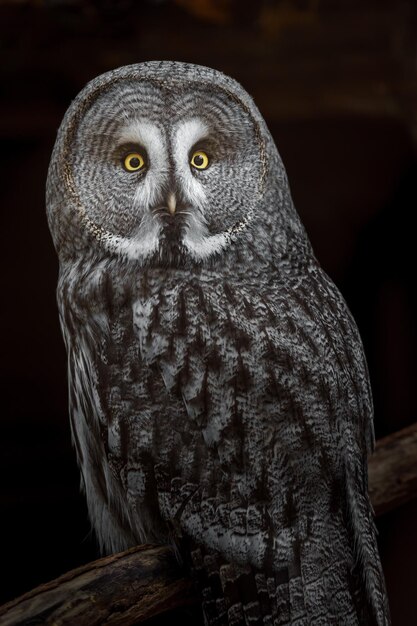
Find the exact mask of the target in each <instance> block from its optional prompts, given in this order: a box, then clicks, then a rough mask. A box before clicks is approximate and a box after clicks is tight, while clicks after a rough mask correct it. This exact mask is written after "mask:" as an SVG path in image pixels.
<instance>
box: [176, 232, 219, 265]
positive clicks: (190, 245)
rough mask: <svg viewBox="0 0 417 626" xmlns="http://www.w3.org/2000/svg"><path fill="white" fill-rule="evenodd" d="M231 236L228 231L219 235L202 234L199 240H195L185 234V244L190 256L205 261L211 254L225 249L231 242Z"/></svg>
mask: <svg viewBox="0 0 417 626" xmlns="http://www.w3.org/2000/svg"><path fill="white" fill-rule="evenodd" d="M229 239H230V236H229V235H228V234H227V233H219V234H217V235H209V236H208V237H204V236H202V237H201V238H200V239H198V240H193V239H190V238H188V237H187V236H185V237H184V238H183V241H182V242H183V244H184V247H185V248H186V250H187V251H188V253H189V254H190V256H192V257H193V259H195V260H200V261H204V260H206V259H208V258H209V257H210V256H213V255H214V254H216V253H218V252H221V251H222V250H224V249H225V248H226V246H227V244H228V243H229Z"/></svg>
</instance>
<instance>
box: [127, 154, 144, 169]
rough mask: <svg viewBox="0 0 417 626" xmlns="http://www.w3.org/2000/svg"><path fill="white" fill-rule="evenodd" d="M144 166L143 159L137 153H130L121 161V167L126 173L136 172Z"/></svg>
mask: <svg viewBox="0 0 417 626" xmlns="http://www.w3.org/2000/svg"><path fill="white" fill-rule="evenodd" d="M144 165H145V159H144V158H143V156H142V155H141V154H139V152H130V153H129V154H127V155H126V156H125V158H124V159H123V167H124V168H125V170H127V171H128V172H137V171H138V170H141V169H142V167H144Z"/></svg>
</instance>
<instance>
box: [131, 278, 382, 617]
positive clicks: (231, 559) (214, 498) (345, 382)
mask: <svg viewBox="0 0 417 626" xmlns="http://www.w3.org/2000/svg"><path fill="white" fill-rule="evenodd" d="M272 292H273V293H272ZM167 293H168V295H167ZM155 312H157V313H155ZM134 325H135V330H136V333H137V337H138V339H139V346H140V352H141V355H140V358H141V362H142V363H144V364H145V366H146V367H147V370H146V371H147V372H148V375H147V376H146V374H145V370H144V372H143V375H144V377H145V378H146V383H145V384H146V385H147V386H148V391H149V390H150V389H151V390H152V391H151V394H150V395H151V396H152V397H153V398H154V403H156V405H155V406H154V412H153V419H154V420H155V423H154V447H153V452H154V454H155V455H156V459H157V461H156V463H155V466H154V468H153V471H154V478H153V480H154V484H155V486H156V489H157V492H158V503H159V507H160V511H161V514H162V516H163V518H164V519H165V520H167V521H168V523H169V524H170V526H171V528H172V532H173V534H174V535H175V536H177V537H179V536H182V537H185V538H186V539H187V538H188V539H190V540H191V541H192V544H193V545H197V546H200V548H198V549H197V550H196V551H194V558H195V563H194V565H195V568H196V569H197V570H198V571H199V572H200V575H201V572H206V578H207V576H208V578H207V580H209V581H211V582H210V585H211V588H214V589H216V588H217V589H220V588H221V587H222V588H223V592H222V594H223V595H221V594H220V598H217V599H216V598H215V597H213V599H212V601H211V603H210V602H208V600H207V602H206V613H207V614H209V613H211V614H212V620H213V623H217V622H216V619H217V620H218V619H220V618H219V617H218V616H217V617H215V612H216V611H220V613H221V611H223V612H224V611H225V604H226V605H229V609H228V614H229V622H230V623H244V622H239V619H237V618H236V619H237V621H236V622H233V621H231V620H232V616H233V614H234V613H236V615H238V614H242V611H243V612H246V613H248V611H249V613H248V614H247V619H248V620H249V614H250V613H251V612H252V613H253V616H255V615H257V614H262V613H263V614H265V612H266V614H269V615H270V616H271V619H273V620H274V621H273V622H271V623H276V624H290V623H291V624H299V625H302V624H307V623H308V624H309V623H317V624H332V623H334V624H336V623H337V624H342V623H343V624H371V623H376V624H379V625H382V624H385V625H386V624H388V623H389V617H388V610H387V606H386V600H385V589H384V581H383V575H382V571H381V566H380V561H379V556H378V552H377V548H376V540H375V530H374V525H373V520H372V510H371V506H370V503H369V499H368V494H367V450H369V449H371V448H372V445H373V428H372V402H371V398H370V390H369V381H368V373H367V369H366V364H365V360H364V356H363V350H362V345H361V342H360V339H359V336H358V331H357V329H356V326H355V323H354V322H353V320H352V318H351V316H350V314H349V312H348V311H347V308H346V305H345V303H344V301H343V300H342V298H341V296H340V294H339V293H338V291H337V290H336V288H335V287H334V285H333V284H332V283H331V282H330V281H329V280H328V279H327V277H326V276H325V275H324V274H323V273H322V272H321V270H320V269H319V268H312V269H310V271H309V272H308V273H307V274H306V275H304V276H303V277H299V278H297V279H284V280H282V281H278V282H277V284H276V285H275V286H274V288H273V289H272V288H265V287H262V286H260V285H253V286H250V285H245V286H242V285H235V284H234V283H233V281H232V280H230V281H229V282H227V281H224V280H223V281H221V282H220V283H212V282H209V281H207V283H206V284H202V283H201V281H200V282H194V283H193V282H192V281H191V282H189V283H188V284H187V285H183V286H182V287H181V288H178V287H176V288H173V289H172V290H170V291H168V292H165V295H164V296H162V293H161V291H160V290H159V291H158V289H155V290H154V291H152V289H150V291H149V285H148V291H147V294H146V298H145V297H143V298H141V299H139V301H138V302H136V304H135V306H134ZM146 364H147V365H146ZM152 368H153V369H152ZM161 379H162V381H163V386H161V384H160V381H161ZM156 420H157V421H156ZM206 552H207V554H206ZM204 555H205V556H204ZM204 559H205V560H204ZM206 561H207V564H205V565H204V567H202V564H203V563H206ZM231 564H233V565H231ZM247 565H250V570H248V569H247V567H246V568H245V566H247ZM241 566H243V570H242V569H239V567H241ZM207 571H208V572H209V574H207ZM248 572H249V573H250V575H249V573H248ZM248 575H249V578H248ZM216 581H217V582H216ZM231 581H234V582H233V584H231ZM210 585H208V584H207V585H206V591H205V593H206V599H207V598H208V596H209V591H208V587H209V586H210ZM213 585H214V587H213ZM254 589H256V590H257V591H256V595H257V598H258V599H257V601H255V599H254V597H255V592H254ZM249 590H251V591H250V592H249ZM266 591H267V592H268V593H266ZM226 592H227V593H226ZM215 595H216V593H214V596H215ZM248 598H249V600H248ZM248 602H249V605H250V606H249V608H248ZM262 603H263V604H262ZM213 607H217V609H216V611H215V610H214V608H213ZM268 607H269V608H268ZM213 611H214V613H213ZM254 619H255V617H254ZM256 619H258V618H256ZM259 619H260V618H259ZM219 623H220V622H219ZM248 623H256V621H255V622H250V620H249V621H248ZM259 623H261V622H259Z"/></svg>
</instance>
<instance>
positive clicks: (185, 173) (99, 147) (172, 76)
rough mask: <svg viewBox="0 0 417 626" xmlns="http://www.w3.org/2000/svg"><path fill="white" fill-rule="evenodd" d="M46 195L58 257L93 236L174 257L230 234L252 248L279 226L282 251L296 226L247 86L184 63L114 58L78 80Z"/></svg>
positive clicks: (144, 257)
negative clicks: (106, 68)
mask: <svg viewBox="0 0 417 626" xmlns="http://www.w3.org/2000/svg"><path fill="white" fill-rule="evenodd" d="M47 205H48V216H49V221H50V227H51V231H52V234H53V236H54V240H55V244H56V246H57V249H58V252H59V253H60V256H62V257H68V256H74V255H77V254H82V252H83V250H85V249H90V250H91V247H93V248H96V250H97V254H98V255H100V256H101V255H109V254H111V255H118V256H122V257H124V258H127V259H132V260H135V261H138V262H140V263H141V264H143V265H152V264H165V265H170V264H172V265H181V264H183V263H190V262H191V263H205V262H207V261H209V260H210V261H212V260H213V259H216V258H219V257H221V256H222V255H224V254H226V253H227V251H229V250H230V249H231V248H233V246H234V245H235V244H236V242H238V244H239V246H241V244H242V241H246V242H247V243H248V245H249V243H250V245H251V246H252V247H253V246H256V245H259V246H260V248H262V246H263V247H265V245H266V244H267V243H268V244H270V242H271V241H272V239H273V238H274V237H275V238H276V237H278V239H279V240H280V242H281V243H280V245H281V248H282V250H281V252H282V253H284V252H286V251H287V250H286V249H285V248H286V244H287V243H288V239H289V236H290V235H291V237H294V236H295V237H296V238H297V237H300V236H301V239H303V238H304V233H303V229H302V227H301V226H300V224H299V221H298V218H297V216H296V213H295V211H294V209H293V207H292V202H291V199H290V195H289V192H288V184H287V180H286V175H285V171H284V168H283V166H282V163H281V160H280V158H279V156H278V153H277V151H276V149H275V146H274V143H273V141H272V139H271V136H270V134H269V132H268V130H267V128H266V125H265V123H264V121H263V119H262V117H261V115H260V113H259V111H258V109H257V108H256V106H255V105H254V103H253V101H252V99H251V98H250V96H249V95H248V94H247V93H246V92H245V91H244V90H243V89H242V87H241V86H240V85H239V84H238V83H236V82H235V81H234V80H232V79H231V78H229V77H227V76H225V75H224V74H222V73H220V72H218V71H215V70H211V69H209V68H204V67H199V66H195V65H189V64H184V63H176V62H150V63H143V64H139V65H132V66H127V67H122V68H119V69H118V70H114V71H112V72H108V73H107V74H103V75H102V76H99V77H98V78H96V79H95V80H93V81H92V82H90V83H89V84H88V85H87V86H86V87H85V88H84V90H83V91H82V92H81V93H80V94H79V96H78V97H77V98H76V99H75V101H74V102H73V103H72V105H71V107H70V108H69V110H68V111H67V114H66V116H65V118H64V121H63V123H62V125H61V128H60V130H59V134H58V138H57V142H56V145H55V148H54V153H53V155H52V159H51V164H50V169H49V176H48V185H47ZM274 233H275V234H274ZM267 248H268V249H269V248H270V245H267ZM269 253H271V250H270V249H269Z"/></svg>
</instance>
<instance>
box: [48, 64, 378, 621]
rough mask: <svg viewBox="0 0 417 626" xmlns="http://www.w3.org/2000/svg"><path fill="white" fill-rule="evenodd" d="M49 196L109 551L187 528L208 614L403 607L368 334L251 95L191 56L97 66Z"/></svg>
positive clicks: (81, 449)
mask: <svg viewBox="0 0 417 626" xmlns="http://www.w3.org/2000/svg"><path fill="white" fill-rule="evenodd" d="M126 155H127V156H126ZM132 155H133V156H132ZM196 155H197V156H196ZM121 163H122V164H123V163H124V165H125V167H124V168H123V167H122V166H121ZM207 163H208V165H207ZM48 206H49V218H50V226H51V230H52V233H53V235H54V240H55V244H56V246H57V250H58V254H59V256H60V262H61V264H60V279H59V286H58V302H59V307H60V315H61V323H62V328H63V332H64V337H65V341H66V345H67V350H68V357H69V375H70V406H71V423H72V432H73V438H74V442H75V446H76V450H77V455H78V461H79V464H80V467H81V471H82V476H83V484H84V487H85V491H86V495H87V502H88V506H89V512H90V517H91V520H92V523H93V526H94V528H95V530H96V533H97V535H98V538H99V540H100V543H101V546H102V548H103V549H104V550H107V551H117V550H122V549H124V548H127V547H129V546H131V545H135V544H137V543H142V542H162V543H174V544H175V545H177V546H178V550H179V551H181V550H184V546H189V549H190V550H191V551H192V555H193V556H192V559H191V560H192V561H193V567H194V571H195V572H198V571H200V573H201V572H204V570H206V574H205V577H206V582H207V581H208V582H207V584H206V585H205V586H206V588H205V590H204V594H205V603H204V606H205V614H206V619H207V620H208V622H209V623H213V624H214V623H217V624H220V623H230V624H232V623H234V624H244V623H248V624H249V623H251V624H255V623H259V624H261V623H265V624H298V625H299V626H304V625H307V624H317V625H319V624H323V625H325V624H338V625H342V624H346V625H359V624H378V625H387V624H389V615H388V609H387V604H386V598H385V589H384V581H383V575H382V571H381V566H380V562H379V556H378V553H377V547H376V540H375V530H374V526H373V520H372V512H371V507H370V504H369V499H368V495H367V452H368V451H370V450H371V448H372V446H373V429H372V403H371V398H370V391H369V383H368V374H367V369H366V364H365V361H364V357H363V352H362V346H361V342H360V339H359V336H358V332H357V329H356V326H355V324H354V322H353V320H352V318H351V316H350V314H349V312H348V310H347V308H346V305H345V303H344V301H343V299H342V297H341V296H340V294H339V293H338V291H337V289H336V288H335V286H334V285H333V284H332V283H331V281H330V280H329V279H328V278H327V277H326V276H325V274H324V273H323V272H322V270H321V269H320V267H319V266H318V264H317V261H316V259H315V257H314V255H313V253H312V250H311V247H310V244H309V242H308V239H307V237H306V235H305V232H304V229H303V227H302V226H301V224H300V222H299V219H298V216H297V214H296V212H295V210H294V208H293V205H292V201H291V197H290V194H289V190H288V183H287V180H286V176H285V171H284V169H283V166H282V163H281V161H280V159H279V156H278V153H277V152H276V149H275V146H274V144H273V141H272V139H271V137H270V135H269V133H268V131H267V129H266V126H265V124H264V122H263V120H262V118H261V116H260V114H259V112H258V111H257V109H256V107H255V106H254V104H253V102H252V101H251V99H250V98H249V96H248V95H247V94H246V93H245V92H244V91H243V90H242V88H241V87H240V86H239V85H237V83H235V82H234V81H232V80H231V79H229V78H227V77H225V76H223V75H221V74H219V73H218V72H215V71H214V70H208V69H207V68H198V67H196V66H189V65H185V64H174V63H167V62H165V63H147V64H143V65H138V66H131V67H128V68H121V69H120V70H118V71H115V72H111V73H109V74H107V75H104V76H103V77H99V78H98V79H96V80H95V81H93V82H92V83H90V84H89V85H88V86H87V87H86V89H85V90H84V91H83V92H82V93H81V94H80V96H79V97H78V99H77V100H76V101H75V103H73V105H72V107H71V108H70V110H69V112H68V114H67V117H66V119H65V121H64V123H63V125H62V127H61V131H60V135H59V138H58V141H57V144H56V148H55V152H54V155H53V159H52V162H51V168H50V174H49V183H48ZM199 559H200V560H199ZM219 577H220V578H219ZM200 578H201V577H200ZM220 579H221V582H222V584H223V589H221V583H220ZM215 581H217V582H218V584H215ZM203 586H204V585H203ZM227 620H228V621H227Z"/></svg>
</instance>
